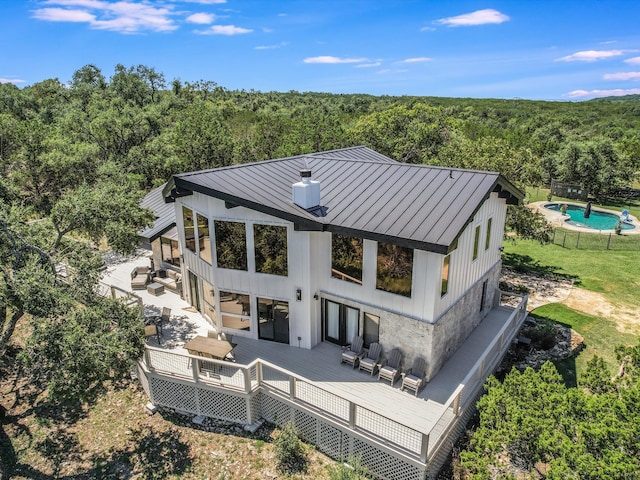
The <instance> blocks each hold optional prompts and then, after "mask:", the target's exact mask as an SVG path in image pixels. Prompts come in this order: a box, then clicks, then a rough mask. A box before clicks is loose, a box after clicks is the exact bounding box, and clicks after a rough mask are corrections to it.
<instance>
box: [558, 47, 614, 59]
mask: <svg viewBox="0 0 640 480" xmlns="http://www.w3.org/2000/svg"><path fill="white" fill-rule="evenodd" d="M623 54H624V51H623V50H584V51H582V52H576V53H572V54H571V55H567V56H566V57H562V58H556V62H595V61H597V60H604V59H606V58H612V57H618V56H620V55H623Z"/></svg>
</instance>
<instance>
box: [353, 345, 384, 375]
mask: <svg viewBox="0 0 640 480" xmlns="http://www.w3.org/2000/svg"><path fill="white" fill-rule="evenodd" d="M380 355H382V345H380V344H379V343H377V342H375V343H372V344H371V345H369V350H368V351H367V354H366V355H365V356H364V357H363V358H361V359H360V365H359V367H358V368H359V369H360V370H364V371H365V372H369V373H370V374H371V376H372V377H373V373H374V372H375V370H376V368H379V367H380V364H379V363H378V362H379V361H380Z"/></svg>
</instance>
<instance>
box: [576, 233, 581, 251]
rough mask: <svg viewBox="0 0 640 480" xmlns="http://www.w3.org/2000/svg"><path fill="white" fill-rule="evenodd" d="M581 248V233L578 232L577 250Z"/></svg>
mask: <svg viewBox="0 0 640 480" xmlns="http://www.w3.org/2000/svg"><path fill="white" fill-rule="evenodd" d="M579 248H580V232H578V239H577V240H576V250H578V249H579Z"/></svg>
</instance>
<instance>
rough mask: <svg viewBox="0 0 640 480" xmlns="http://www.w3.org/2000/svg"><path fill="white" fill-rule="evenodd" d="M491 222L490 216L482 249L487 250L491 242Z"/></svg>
mask: <svg viewBox="0 0 640 480" xmlns="http://www.w3.org/2000/svg"><path fill="white" fill-rule="evenodd" d="M492 223H493V218H490V219H489V221H487V236H486V238H485V239H484V249H485V250H489V244H490V243H491V224H492Z"/></svg>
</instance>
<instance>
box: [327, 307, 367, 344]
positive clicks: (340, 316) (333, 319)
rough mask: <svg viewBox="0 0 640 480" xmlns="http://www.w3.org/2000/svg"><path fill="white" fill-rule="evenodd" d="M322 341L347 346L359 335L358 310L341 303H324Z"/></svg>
mask: <svg viewBox="0 0 640 480" xmlns="http://www.w3.org/2000/svg"><path fill="white" fill-rule="evenodd" d="M323 325H324V339H325V340H327V341H329V342H332V343H337V344H338V345H348V344H349V343H351V340H352V339H353V337H354V336H356V335H358V334H359V330H360V329H359V326H360V310H358V309H357V308H353V307H349V306H348V305H343V304H341V303H336V302H332V301H331V300H325V301H324V317H323Z"/></svg>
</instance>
